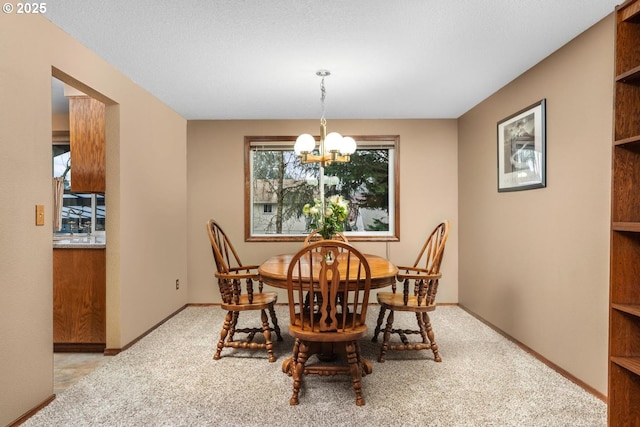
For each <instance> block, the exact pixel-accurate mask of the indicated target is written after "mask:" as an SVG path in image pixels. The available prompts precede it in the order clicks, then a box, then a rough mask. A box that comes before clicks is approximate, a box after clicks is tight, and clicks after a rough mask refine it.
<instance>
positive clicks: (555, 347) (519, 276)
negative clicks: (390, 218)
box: [458, 16, 614, 394]
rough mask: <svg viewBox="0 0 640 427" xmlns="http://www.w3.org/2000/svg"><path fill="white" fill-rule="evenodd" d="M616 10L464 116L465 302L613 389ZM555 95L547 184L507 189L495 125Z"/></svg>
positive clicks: (602, 387)
mask: <svg viewBox="0 0 640 427" xmlns="http://www.w3.org/2000/svg"><path fill="white" fill-rule="evenodd" d="M613 35H614V24H613V18H612V16H609V17H607V18H606V19H605V20H603V21H601V22H600V23H598V24H597V25H595V26H594V27H592V28H591V29H589V30H588V31H586V32H585V33H584V34H582V35H580V36H579V37H578V38H577V39H575V40H573V41H572V42H570V43H569V44H567V45H566V46H564V47H563V48H562V49H560V50H559V51H557V52H556V53H554V54H553V55H551V56H550V57H548V58H547V59H545V60H544V61H542V62H541V63H539V64H538V65H536V66H535V67H533V68H532V69H531V70H529V71H528V72H526V73H525V74H523V75H522V76H520V77H519V78H517V79H516V80H514V81H513V82H512V83H511V84H509V85H507V86H506V87H504V88H503V89H501V90H500V91H498V92H497V93H496V94H494V95H493V96H491V97H490V98H488V99H487V100H485V101H483V102H482V103H481V104H480V105H478V106H476V107H475V108H473V109H472V110H471V111H469V112H467V113H466V114H465V115H463V116H462V117H461V118H460V119H459V162H458V169H459V198H460V230H459V233H460V234H459V235H460V255H459V256H460V284H459V293H460V304H461V305H463V306H465V307H466V308H468V309H469V310H471V311H472V312H475V313H477V314H478V315H480V316H481V317H483V318H484V319H486V320H488V321H489V322H491V323H493V324H494V325H496V326H497V327H498V328H500V329H502V330H503V331H505V332H506V333H508V334H509V335H511V336H513V337H514V338H516V339H517V340H519V341H521V342H523V343H524V344H525V345H527V346H529V347H531V348H532V349H533V350H534V351H536V352H538V353H540V354H541V355H542V356H544V357H546V358H547V359H549V360H550V361H551V362H553V363H555V364H557V365H558V366H560V367H561V368H563V369H565V370H567V371H568V372H569V373H571V374H573V375H574V376H576V377H578V378H579V379H581V380H582V381H584V382H585V383H587V384H589V385H590V386H592V387H594V388H595V389H597V390H598V391H600V392H601V393H603V394H606V391H607V328H608V314H607V313H608V312H607V307H608V274H609V198H610V165H611V160H610V159H611V155H610V146H611V145H610V144H611V135H612V97H613V92H612V90H613V83H612V82H613V46H614V43H613ZM542 98H546V100H547V116H546V117H547V188H545V189H536V190H531V191H521V192H512V193H498V192H497V190H496V187H497V184H496V180H497V177H496V123H497V122H498V121H499V120H501V119H503V118H504V117H507V116H508V115H510V114H511V113H514V112H516V111H518V110H520V109H522V108H524V107H526V106H528V105H530V104H532V103H534V102H536V101H539V100H540V99H542Z"/></svg>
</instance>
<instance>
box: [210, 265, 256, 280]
mask: <svg viewBox="0 0 640 427" xmlns="http://www.w3.org/2000/svg"><path fill="white" fill-rule="evenodd" d="M252 267H253V266H244V267H237V268H231V269H229V273H215V276H216V277H217V278H218V279H229V280H234V279H254V280H259V278H260V276H259V275H258V271H257V268H258V267H257V266H256V267H255V268H253V269H254V270H255V271H247V270H251V269H252Z"/></svg>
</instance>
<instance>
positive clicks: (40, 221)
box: [36, 205, 44, 225]
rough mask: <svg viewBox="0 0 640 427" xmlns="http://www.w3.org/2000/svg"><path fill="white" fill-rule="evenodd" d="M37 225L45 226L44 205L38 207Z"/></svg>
mask: <svg viewBox="0 0 640 427" xmlns="http://www.w3.org/2000/svg"><path fill="white" fill-rule="evenodd" d="M36 225H44V205H36Z"/></svg>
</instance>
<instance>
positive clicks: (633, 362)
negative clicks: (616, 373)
mask: <svg viewBox="0 0 640 427" xmlns="http://www.w3.org/2000/svg"><path fill="white" fill-rule="evenodd" d="M611 361H612V362H613V363H615V364H616V365H618V366H622V367H623V368H625V369H626V370H628V371H631V372H633V373H634V374H636V375H640V357H617V356H611Z"/></svg>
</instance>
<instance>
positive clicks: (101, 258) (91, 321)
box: [53, 249, 106, 352]
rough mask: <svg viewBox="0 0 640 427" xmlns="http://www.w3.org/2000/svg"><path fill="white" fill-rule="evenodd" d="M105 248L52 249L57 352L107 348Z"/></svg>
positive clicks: (54, 323) (54, 335) (55, 344)
mask: <svg viewBox="0 0 640 427" xmlns="http://www.w3.org/2000/svg"><path fill="white" fill-rule="evenodd" d="M105 261H106V259H105V250H104V249H54V250H53V342H54V351H95V352H101V351H103V350H104V348H105V347H106V264H105Z"/></svg>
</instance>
